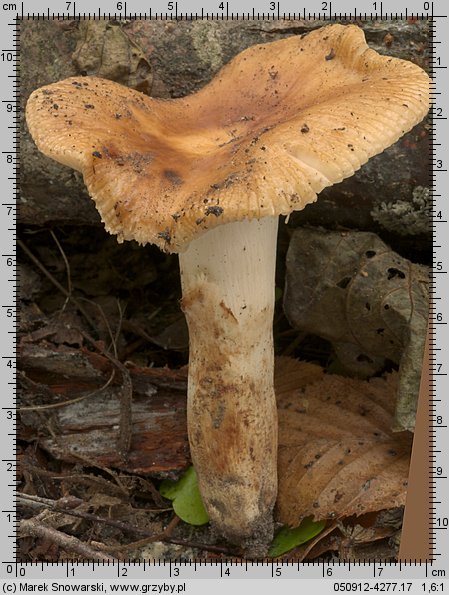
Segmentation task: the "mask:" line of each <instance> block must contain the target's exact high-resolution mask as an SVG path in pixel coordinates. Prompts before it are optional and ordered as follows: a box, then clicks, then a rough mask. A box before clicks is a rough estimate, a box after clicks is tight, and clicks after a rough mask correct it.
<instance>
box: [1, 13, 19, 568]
mask: <svg viewBox="0 0 449 595" xmlns="http://www.w3.org/2000/svg"><path fill="white" fill-rule="evenodd" d="M19 29H20V22H19V18H18V15H17V5H15V4H6V3H4V4H3V5H2V4H0V32H1V34H0V44H1V46H0V48H1V51H0V68H1V70H0V77H1V78H0V80H1V85H0V98H1V107H0V147H1V160H0V201H1V202H0V306H1V308H0V354H1V360H0V383H1V384H0V395H1V397H0V402H1V415H0V453H1V474H0V479H1V487H0V510H1V513H0V552H1V554H0V558H1V559H2V560H11V561H14V560H15V547H16V543H15V542H16V506H15V500H16V498H15V496H16V481H17V472H18V465H17V455H18V453H17V449H16V446H17V445H16V417H17V406H18V403H17V386H16V370H17V367H16V359H17V351H16V346H17V343H16V341H17V325H18V318H17V259H16V220H17V209H18V204H19V194H18V193H19V189H18V185H19V159H20V156H19V136H20V124H19V114H20V88H19V77H20V65H19V60H20V52H19V43H20V39H19Z"/></svg>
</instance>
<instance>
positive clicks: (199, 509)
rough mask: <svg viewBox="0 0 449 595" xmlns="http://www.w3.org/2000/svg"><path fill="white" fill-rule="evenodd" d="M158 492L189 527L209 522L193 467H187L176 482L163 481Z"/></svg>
mask: <svg viewBox="0 0 449 595" xmlns="http://www.w3.org/2000/svg"><path fill="white" fill-rule="evenodd" d="M159 492H160V493H161V495H162V496H164V498H168V499H169V500H172V501H173V510H174V511H175V512H176V514H177V515H178V516H179V518H180V519H182V520H183V521H185V522H186V523H189V525H205V524H206V523H207V522H208V521H209V517H208V516H207V512H206V510H205V508H204V505H203V501H202V500H201V494H200V490H199V489H198V481H197V478H196V472H195V469H194V468H193V467H189V469H187V471H186V472H185V473H184V475H183V476H182V477H181V479H180V480H178V481H172V480H170V479H166V480H165V481H163V482H162V483H161V485H160V487H159Z"/></svg>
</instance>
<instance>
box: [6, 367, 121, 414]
mask: <svg viewBox="0 0 449 595" xmlns="http://www.w3.org/2000/svg"><path fill="white" fill-rule="evenodd" d="M114 376H115V370H112V374H111V375H110V377H109V380H108V381H107V382H106V383H105V384H103V386H100V388H98V389H96V390H94V391H92V392H90V393H87V395H82V396H81V397H77V398H76V399H70V401H63V402H61V403H52V404H49V405H34V406H29V407H19V408H18V411H43V410H44V409H57V408H58V407H67V405H73V404H74V403H79V402H80V401H84V399H88V398H89V397H93V396H95V395H98V394H99V393H101V391H103V390H105V389H106V388H107V387H108V386H109V385H110V384H111V382H112V381H113V379H114Z"/></svg>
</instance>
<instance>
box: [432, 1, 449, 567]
mask: <svg viewBox="0 0 449 595" xmlns="http://www.w3.org/2000/svg"><path fill="white" fill-rule="evenodd" d="M431 4H432V9H433V10H432V12H435V17H434V18H432V19H431V21H430V23H429V35H430V40H429V42H430V52H431V54H430V67H431V68H430V76H431V78H432V83H433V89H432V91H433V93H432V106H431V116H432V118H431V121H432V131H431V138H432V145H431V146H432V149H431V150H432V154H431V166H432V169H431V180H430V183H431V189H432V194H433V226H434V227H433V245H434V254H433V258H434V261H433V270H432V283H431V292H432V293H431V298H432V299H431V304H432V305H431V311H430V329H429V359H430V370H431V374H430V377H429V386H430V390H429V392H430V399H429V424H430V432H429V438H430V440H429V465H430V469H431V475H430V496H431V498H430V505H431V508H430V516H431V543H430V549H431V556H432V558H433V559H437V560H438V558H441V557H443V559H445V563H446V565H447V558H448V556H449V531H448V530H449V493H448V473H449V460H448V452H449V431H448V422H449V412H448V407H447V397H448V395H449V357H448V355H449V325H448V323H449V275H448V270H449V233H448V226H449V205H448V197H449V177H448V165H449V164H448V161H449V126H448V119H447V118H448V114H449V81H448V65H449V31H448V29H449V23H448V20H447V17H446V15H444V13H443V14H437V10H438V8H439V9H443V10H444V8H445V7H444V5H442V4H443V3H440V2H435V3H433V2H432V3H431ZM437 6H438V8H437ZM441 561H443V560H441Z"/></svg>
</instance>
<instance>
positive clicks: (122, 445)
mask: <svg viewBox="0 0 449 595" xmlns="http://www.w3.org/2000/svg"><path fill="white" fill-rule="evenodd" d="M79 332H80V333H81V334H82V336H83V337H84V338H85V339H86V340H87V341H89V343H91V344H92V345H93V346H94V347H95V348H96V349H98V350H99V351H100V353H102V354H103V355H104V357H105V358H106V359H108V360H109V361H110V362H112V363H113V364H114V366H116V367H117V368H118V369H119V370H120V372H121V373H122V377H123V385H122V387H121V390H120V422H119V425H120V429H119V440H118V446H119V452H120V454H121V456H122V457H123V459H124V460H125V461H126V459H127V458H128V452H129V447H130V445H131V434H132V410H131V405H132V396H133V386H132V382H131V375H130V373H129V371H128V369H127V368H126V366H124V365H123V364H122V362H120V361H119V360H118V359H116V358H115V357H112V355H110V354H109V353H107V351H105V350H104V349H101V348H100V347H99V346H98V343H97V341H95V339H93V338H92V337H91V336H90V335H89V334H88V333H86V332H84V331H83V330H81V329H79Z"/></svg>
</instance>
